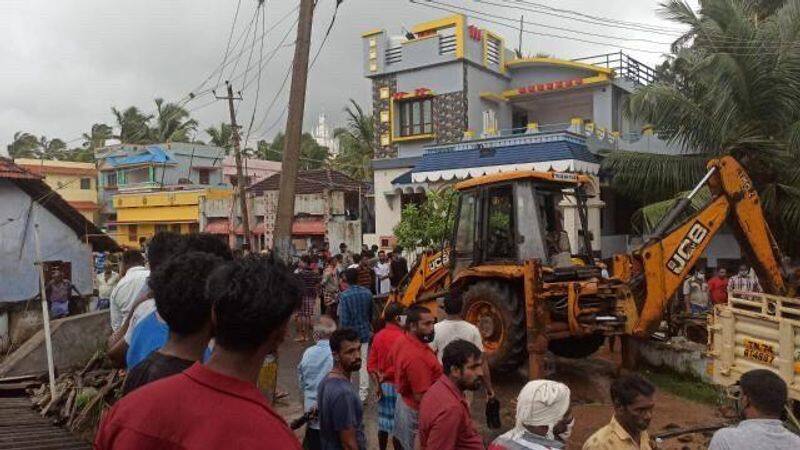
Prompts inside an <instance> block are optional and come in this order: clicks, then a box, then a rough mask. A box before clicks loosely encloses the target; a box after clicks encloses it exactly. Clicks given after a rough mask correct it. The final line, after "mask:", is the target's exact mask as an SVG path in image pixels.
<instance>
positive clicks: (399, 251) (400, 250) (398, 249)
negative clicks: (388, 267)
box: [394, 245, 403, 255]
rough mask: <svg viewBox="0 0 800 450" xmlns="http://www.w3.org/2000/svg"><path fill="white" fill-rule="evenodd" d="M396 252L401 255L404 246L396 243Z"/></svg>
mask: <svg viewBox="0 0 800 450" xmlns="http://www.w3.org/2000/svg"><path fill="white" fill-rule="evenodd" d="M394 252H395V253H397V254H398V255H399V254H400V253H403V246H402V245H396V246H395V247H394Z"/></svg>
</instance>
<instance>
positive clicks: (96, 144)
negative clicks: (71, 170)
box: [83, 123, 114, 150]
mask: <svg viewBox="0 0 800 450" xmlns="http://www.w3.org/2000/svg"><path fill="white" fill-rule="evenodd" d="M113 137H114V130H113V129H112V128H111V127H110V126H108V125H106V124H104V123H96V124H94V125H92V129H91V130H90V131H89V132H88V133H83V147H84V148H89V149H92V150H96V149H98V148H101V147H104V146H105V145H106V141H107V140H109V139H111V138H113Z"/></svg>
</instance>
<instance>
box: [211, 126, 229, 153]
mask: <svg viewBox="0 0 800 450" xmlns="http://www.w3.org/2000/svg"><path fill="white" fill-rule="evenodd" d="M205 131H206V134H208V136H209V137H210V138H211V141H210V142H211V145H216V146H217V147H222V148H224V149H225V154H226V155H227V154H229V153H230V152H231V149H233V132H232V129H231V126H230V124H227V123H225V122H221V123H220V124H219V126H218V127H208V128H206V130H205Z"/></svg>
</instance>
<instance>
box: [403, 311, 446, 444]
mask: <svg viewBox="0 0 800 450" xmlns="http://www.w3.org/2000/svg"><path fill="white" fill-rule="evenodd" d="M433 324H434V318H433V314H432V313H431V310H430V309H428V308H425V307H423V306H412V307H411V308H409V309H408V310H407V311H406V328H407V329H408V332H407V333H406V334H405V335H404V336H403V337H402V338H400V339H398V340H397V342H395V344H394V348H393V349H392V355H393V360H394V369H395V377H394V379H395V387H397V393H398V394H400V397H401V399H400V400H401V401H398V402H397V405H396V406H395V413H394V436H395V437H396V438H397V439H398V440H399V441H400V443H401V444H402V445H403V448H404V449H413V448H415V447H414V440H415V439H416V437H417V429H418V427H419V424H418V419H419V402H420V400H422V396H423V395H425V393H426V392H427V391H428V389H429V388H430V387H431V386H432V385H433V383H435V382H436V380H438V379H439V377H440V376H442V373H443V372H442V365H441V364H440V363H439V358H437V357H436V353H434V352H433V350H431V348H430V347H429V346H428V344H430V343H431V342H432V341H433Z"/></svg>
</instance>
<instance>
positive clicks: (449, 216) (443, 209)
mask: <svg viewBox="0 0 800 450" xmlns="http://www.w3.org/2000/svg"><path fill="white" fill-rule="evenodd" d="M456 199H457V194H456V191H455V189H453V188H452V187H446V188H443V189H440V190H438V191H436V190H431V191H428V193H427V196H426V199H425V202H423V203H422V204H421V205H417V204H414V203H410V204H408V205H406V206H405V208H403V211H402V212H401V214H400V223H398V224H397V225H396V226H395V227H394V235H395V236H397V243H398V244H400V245H402V246H403V247H404V248H408V249H416V248H421V247H422V248H428V247H432V248H438V247H439V246H440V245H441V243H442V242H443V241H444V240H445V239H449V238H450V233H451V232H452V229H453V220H454V217H455V204H456Z"/></svg>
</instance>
